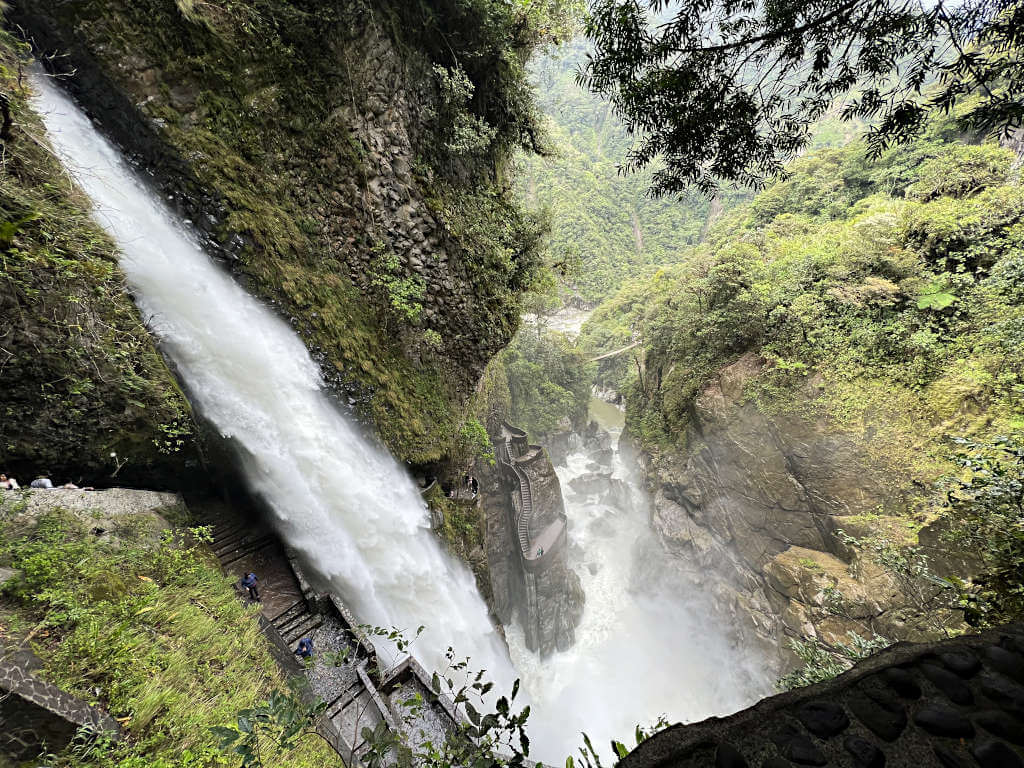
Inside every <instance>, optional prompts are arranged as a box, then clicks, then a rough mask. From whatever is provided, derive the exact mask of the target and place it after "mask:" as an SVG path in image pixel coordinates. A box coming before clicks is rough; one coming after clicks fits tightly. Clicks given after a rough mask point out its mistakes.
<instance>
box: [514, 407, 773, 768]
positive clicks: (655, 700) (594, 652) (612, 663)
mask: <svg viewBox="0 0 1024 768" xmlns="http://www.w3.org/2000/svg"><path fill="white" fill-rule="evenodd" d="M608 412H611V413H614V414H618V416H619V419H621V418H622V415H621V413H619V412H618V411H617V410H616V409H615V407H614V406H610V405H608V404H607V403H603V402H601V401H598V400H596V398H595V400H594V401H592V403H591V415H592V416H594V417H596V418H598V419H599V420H601V419H602V417H603V418H604V419H605V420H608ZM605 426H606V427H607V429H608V431H609V433H610V437H611V440H610V441H609V442H608V443H602V444H601V446H598V445H596V444H594V443H589V444H588V442H587V441H586V440H584V439H581V438H580V436H578V435H575V434H574V435H573V438H574V439H573V441H572V445H573V448H572V450H571V451H570V453H569V455H568V458H567V462H566V464H565V465H564V466H558V467H556V468H555V471H556V472H557V473H558V478H559V481H560V484H561V487H562V494H563V497H564V500H565V511H566V515H567V516H568V518H569V546H570V560H571V562H572V563H573V564H574V565H575V566H576V568H577V572H578V573H579V574H580V578H581V581H582V584H583V589H584V591H585V592H586V595H587V601H586V605H585V608H584V611H583V619H582V621H581V622H580V624H579V626H577V627H576V644H575V645H574V646H573V647H572V648H570V649H569V650H567V651H563V652H559V653H556V654H554V655H552V656H551V657H549V658H548V659H545V660H544V661H541V660H540V659H538V658H537V656H536V654H533V653H531V652H530V651H528V650H527V649H526V646H525V642H524V638H523V632H522V629H521V628H520V627H519V626H518V625H514V626H510V627H509V628H508V630H507V636H508V642H509V648H510V650H511V652H512V658H513V661H514V662H515V665H516V668H517V669H518V671H519V674H520V675H521V677H522V682H523V687H524V689H525V690H526V691H527V692H528V693H529V695H530V699H531V707H532V712H533V714H532V716H531V720H530V723H531V725H530V737H531V738H532V739H533V741H534V743H535V744H536V745H537V750H536V754H535V755H534V756H535V757H536V758H537V759H540V760H545V761H548V762H551V763H554V764H561V762H562V761H563V760H564V756H565V755H567V754H570V753H572V752H575V751H576V749H577V748H578V747H579V746H580V745H581V744H582V739H581V736H580V732H581V731H585V732H586V733H587V735H588V736H590V738H591V739H592V741H593V744H594V747H595V749H597V750H598V752H600V753H601V754H602V756H603V757H605V758H607V759H608V760H609V762H614V756H613V755H612V754H611V752H610V746H609V744H610V741H611V739H618V740H621V741H623V742H625V743H626V744H627V745H628V746H630V747H632V746H633V743H634V729H635V727H636V726H637V725H640V726H642V727H649V726H651V725H653V724H654V723H655V722H656V721H657V720H658V719H659V718H660V717H662V716H664V717H665V718H667V720H668V722H670V723H675V722H695V721H698V720H703V719H704V718H706V717H709V716H711V715H725V714H728V713H731V712H734V711H736V710H739V709H742V708H743V707H745V706H748V705H750V704H752V703H753V702H754V701H756V700H757V699H759V698H760V697H761V696H764V695H766V694H768V693H770V692H771V680H769V679H768V678H767V676H766V675H765V673H764V666H765V665H764V664H763V663H762V660H761V658H760V656H759V654H758V653H757V652H756V651H753V649H743V648H739V647H737V646H736V645H735V643H734V642H733V641H732V640H731V639H730V637H729V632H728V624H727V620H726V619H725V617H723V616H721V615H720V614H719V612H718V611H717V610H716V609H715V608H714V607H713V605H712V604H711V601H710V600H708V598H707V596H706V595H704V594H702V593H701V591H700V590H695V589H693V588H692V587H691V586H690V585H688V584H687V583H686V582H685V580H683V579H680V578H677V577H675V576H674V575H673V572H674V570H675V566H676V565H677V564H678V561H675V559H674V558H673V556H671V555H670V554H668V553H667V552H666V551H665V550H664V548H663V547H662V546H661V545H660V543H659V542H658V541H657V539H656V536H655V534H654V532H653V531H652V530H651V528H650V524H649V519H650V508H649V504H650V500H649V498H648V495H647V492H646V490H645V489H644V487H643V481H642V479H641V477H640V471H639V467H637V466H636V464H635V462H634V461H633V459H632V458H631V457H630V456H628V455H624V454H623V453H622V452H621V451H620V450H619V447H618V437H619V435H620V433H621V428H622V424H621V423H617V424H616V423H611V422H610V420H608V421H607V423H606V424H605ZM608 444H610V445H611V447H612V449H613V450H612V451H611V457H610V459H609V458H608V451H605V450H599V448H600V447H603V446H604V445H608ZM595 470H596V471H598V472H600V473H604V474H605V475H610V476H611V478H614V480H613V481H612V482H613V483H616V484H617V491H616V492H596V493H589V492H582V493H581V492H576V491H574V489H573V486H572V483H573V480H575V479H577V478H581V477H584V476H588V475H589V476H591V477H592V476H593V473H594V472H595ZM609 490H612V486H611V485H609Z"/></svg>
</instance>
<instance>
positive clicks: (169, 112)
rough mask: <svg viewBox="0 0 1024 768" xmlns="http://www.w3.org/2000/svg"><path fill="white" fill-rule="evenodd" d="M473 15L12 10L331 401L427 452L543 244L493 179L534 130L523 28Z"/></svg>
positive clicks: (509, 318) (117, 6)
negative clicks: (317, 367) (319, 379)
mask: <svg viewBox="0 0 1024 768" xmlns="http://www.w3.org/2000/svg"><path fill="white" fill-rule="evenodd" d="M475 13H476V11H474V10H472V9H466V8H463V7H462V6H458V7H456V6H451V7H449V6H448V5H446V4H439V5H438V6H437V7H433V6H430V5H422V6H420V5H409V4H405V3H385V4H383V5H382V6H380V7H378V8H376V9H374V8H371V7H370V6H369V5H366V4H364V3H361V2H357V1H356V0H353V1H352V2H346V3H340V4H339V3H326V2H323V3H313V4H312V5H310V4H298V3H290V2H284V1H283V0H282V1H281V2H260V3H256V4H254V5H252V7H251V8H250V7H248V6H247V7H246V8H241V7H236V6H234V5H231V4H226V3H202V4H181V3H175V2H173V0H144V1H143V2H136V1H135V0H131V1H129V0H103V1H102V2H99V3H97V2H84V0H72V2H65V3H60V4H53V3H49V2H41V1H39V0H23V2H19V3H18V4H17V6H16V7H15V8H12V9H11V12H10V18H11V20H12V21H13V22H15V23H16V24H18V25H19V26H20V27H22V28H23V29H25V30H26V32H27V34H28V35H29V37H30V39H31V40H32V41H33V42H34V43H35V47H36V51H37V53H38V55H40V56H41V57H42V58H43V60H44V61H45V63H46V64H47V66H48V67H49V68H50V69H51V70H53V71H55V72H60V73H64V76H63V78H62V79H63V81H64V83H65V85H66V86H67V87H68V88H69V89H70V90H71V91H72V93H73V94H74V95H75V96H76V97H77V98H78V99H79V101H80V102H81V103H82V104H83V106H84V107H85V108H86V109H87V111H88V112H89V113H90V114H91V115H92V116H93V117H94V118H95V119H97V120H98V121H99V122H100V123H101V124H102V126H103V128H104V130H105V131H106V132H107V133H108V134H109V135H111V136H112V137H113V138H114V139H115V140H116V141H117V142H118V143H120V144H121V145H122V147H123V148H124V149H125V150H126V151H127V152H128V153H129V155H130V156H132V157H134V158H136V159H137V161H138V162H140V163H141V164H142V165H143V166H144V167H145V168H146V169H147V170H148V171H150V172H151V174H152V175H153V179H154V182H155V183H156V184H158V185H159V186H160V188H161V189H162V191H163V192H164V193H165V194H166V195H167V197H168V199H169V200H170V201H171V204H172V205H174V206H175V207H176V208H178V209H179V210H180V211H181V212H182V213H183V214H184V215H186V216H187V217H188V218H189V219H190V220H191V221H192V223H193V224H194V225H195V226H196V227H197V228H198V230H199V231H200V233H201V234H202V236H203V237H204V238H205V239H206V241H207V242H206V244H207V246H208V247H209V249H210V250H211V251H212V252H213V253H215V254H217V255H219V256H221V257H223V258H224V259H225V261H226V262H228V263H229V264H230V265H231V268H232V270H233V271H235V273H236V274H237V276H238V277H239V278H240V279H242V280H244V281H245V282H246V283H247V284H248V287H249V288H250V290H252V291H254V292H255V293H257V294H258V295H260V296H261V297H263V298H265V299H266V300H267V301H269V302H271V303H272V304H274V305H276V306H277V307H278V309H279V311H280V312H281V314H282V315H283V316H285V317H286V318H288V319H289V321H290V322H291V323H292V325H293V326H294V327H295V328H296V330H297V331H298V332H299V333H300V334H301V335H302V336H303V338H304V340H305V341H306V343H307V346H309V347H310V349H311V350H312V351H313V352H314V355H315V356H316V357H317V359H318V361H319V362H320V363H321V366H322V369H323V371H324V374H325V376H326V378H327V379H328V380H329V382H330V383H331V384H332V385H333V386H334V387H335V388H336V391H337V392H338V393H339V394H340V395H341V396H342V397H343V399H347V402H348V403H349V404H350V405H351V406H353V407H354V408H355V409H356V410H357V412H358V413H360V414H361V415H363V416H365V417H366V418H367V419H369V420H371V421H372V422H373V424H374V426H375V427H376V429H377V431H378V433H379V434H380V435H381V436H382V437H383V439H384V440H385V442H387V443H388V445H389V447H390V448H392V450H394V451H395V452H396V453H397V454H398V455H399V456H401V457H402V458H408V459H412V460H414V461H430V460H436V459H438V458H440V457H442V456H444V455H446V454H447V453H448V452H449V451H450V449H451V446H452V444H453V443H456V442H458V440H459V435H458V429H457V425H458V424H461V421H462V420H461V418H460V414H461V413H462V411H463V410H464V406H465V402H466V399H467V398H468V396H469V394H470V393H471V392H472V388H473V386H474V384H475V382H476V381H477V379H478V378H479V376H480V374H481V372H482V371H483V368H484V366H485V365H486V362H487V361H488V360H489V359H490V357H491V356H493V355H494V354H495V353H496V352H497V351H498V350H499V349H500V348H501V347H502V346H504V345H505V344H506V343H507V342H508V340H509V338H510V337H511V335H512V333H513V332H514V330H515V328H516V326H517V324H518V315H519V293H520V291H521V289H522V287H523V285H524V284H525V281H526V280H527V279H528V276H529V274H530V273H531V270H532V269H533V266H534V264H535V261H536V258H537V247H538V239H537V238H538V232H539V230H538V229H537V228H536V227H535V226H534V223H533V222H532V221H531V220H530V219H529V218H528V217H527V216H525V215H524V214H522V213H521V212H520V211H519V209H518V207H517V204H516V203H515V201H514V198H513V196H512V195H511V194H510V193H509V192H508V190H507V189H506V188H505V186H504V182H503V175H504V174H503V168H504V166H505V164H506V159H507V157H508V155H509V154H510V153H511V151H512V150H513V149H514V148H516V147H519V146H522V145H523V144H524V143H525V144H530V142H531V141H532V139H531V135H532V134H531V133H530V132H531V131H532V124H531V123H530V118H529V95H528V92H526V91H525V90H524V89H525V80H524V79H523V76H522V71H521V67H522V62H523V61H525V58H526V56H527V54H528V51H529V48H530V45H531V44H534V43H535V42H536V39H537V38H536V36H535V33H536V30H533V29H532V28H530V29H527V28H524V29H521V30H519V32H518V35H505V34H504V31H503V30H502V29H501V28H500V24H497V25H496V26H493V27H492V26H487V25H484V24H483V23H482V20H481V19H479V18H477V17H476V16H474V14H475ZM491 21H492V22H494V21H497V20H496V19H492V20H491ZM510 23H511V21H510ZM453 27H454V28H458V29H459V30H460V31H461V32H462V34H461V36H460V37H459V39H458V40H457V41H454V42H451V46H454V48H452V47H451V46H450V45H449V37H450V35H449V34H448V33H449V32H450V30H451V28H453ZM51 54H52V56H51ZM461 62H465V65H464V67H461V68H460V66H461ZM456 132H459V135H458V136H456V135H455V133H456ZM226 341H227V340H226Z"/></svg>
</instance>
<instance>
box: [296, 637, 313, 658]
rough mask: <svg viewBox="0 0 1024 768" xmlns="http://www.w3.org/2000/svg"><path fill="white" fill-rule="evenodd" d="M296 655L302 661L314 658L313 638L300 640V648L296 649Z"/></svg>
mask: <svg viewBox="0 0 1024 768" xmlns="http://www.w3.org/2000/svg"><path fill="white" fill-rule="evenodd" d="M295 655H296V656H298V657H299V658H300V659H311V658H313V638H311V637H304V638H302V639H301V640H299V647H298V648H296V649H295Z"/></svg>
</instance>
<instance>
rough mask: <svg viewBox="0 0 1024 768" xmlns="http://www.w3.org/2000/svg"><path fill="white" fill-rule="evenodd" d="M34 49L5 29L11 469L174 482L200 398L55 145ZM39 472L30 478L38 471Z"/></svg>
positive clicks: (0, 306)
mask: <svg viewBox="0 0 1024 768" xmlns="http://www.w3.org/2000/svg"><path fill="white" fill-rule="evenodd" d="M25 55H26V52H25V50H24V49H23V47H22V46H21V45H20V44H18V43H16V42H15V41H14V40H13V39H12V38H11V37H10V36H9V35H8V34H7V33H0V87H2V88H3V90H4V92H5V93H6V94H7V95H8V96H9V98H10V102H11V110H12V114H13V117H14V120H15V121H16V127H15V128H14V129H13V136H12V138H11V140H10V141H8V142H5V144H4V169H3V173H2V174H0V214H2V216H3V224H2V230H0V274H2V282H3V290H2V291H0V314H2V315H3V317H4V323H3V324H2V326H0V348H2V350H3V351H2V352H0V372H2V374H0V375H2V377H3V381H4V387H3V389H4V397H3V402H2V403H0V422H2V423H3V427H2V428H0V466H3V467H5V468H6V469H7V471H11V470H13V469H16V468H25V470H26V471H29V472H38V473H52V474H54V475H55V476H58V477H62V478H65V479H66V478H68V477H74V478H75V479H81V478H89V479H90V480H92V481H94V482H95V480H96V479H97V478H98V477H103V476H107V475H109V474H110V473H111V472H112V471H113V470H114V469H115V461H114V459H112V458H111V457H110V454H111V452H116V453H117V462H118V463H121V464H122V465H123V469H122V471H121V473H120V475H119V476H120V477H121V478H122V479H123V480H125V481H128V482H132V481H134V482H141V481H149V482H154V483H158V484H164V483H167V482H170V481H171V480H170V478H172V477H174V476H178V475H180V474H181V472H182V470H183V466H184V463H185V461H186V459H187V458H189V457H191V456H193V453H192V450H193V448H194V446H193V441H194V429H195V427H194V424H193V422H192V415H191V410H190V408H189V404H188V402H187V400H186V399H185V397H184V395H183V394H182V392H181V390H180V389H179V388H178V386H177V383H176V382H175V380H174V377H173V376H172V375H171V373H170V372H169V371H168V369H167V366H166V364H165V363H164V361H163V359H162V358H161V356H160V355H159V353H158V352H157V350H156V348H155V347H154V344H153V341H152V339H151V338H150V336H149V333H148V332H147V331H146V329H145V328H144V327H143V325H142V322H141V319H140V317H139V314H138V311H137V310H136V308H135V306H134V305H133V304H132V302H131V300H130V298H129V297H128V294H127V292H126V289H125V284H124V276H123V275H122V273H121V271H120V270H119V269H118V266H117V252H116V249H115V247H114V245H113V243H112V242H111V241H110V240H109V239H108V238H107V237H106V236H105V235H104V234H103V233H102V231H101V230H100V229H99V228H98V227H97V226H96V224H95V223H94V222H93V221H92V220H91V219H90V217H89V212H88V211H89V205H88V202H87V200H86V199H85V198H84V196H83V195H82V194H81V193H80V192H79V191H77V190H76V189H75V188H74V187H73V186H71V185H70V184H69V183H68V182H67V180H66V177H65V176H64V174H63V172H62V170H61V168H60V166H59V164H58V162H57V160H56V159H55V158H54V157H53V155H52V154H51V153H50V152H49V150H48V149H47V148H46V145H45V141H44V140H43V139H42V136H43V129H42V125H41V123H40V121H39V119H38V117H37V116H36V115H35V114H33V113H32V112H31V110H30V108H29V106H28V97H29V93H28V89H27V85H26V81H25V79H24V78H23V76H22V74H20V73H21V70H22V68H23V67H24V66H25V59H24V56H25ZM29 479H31V478H29Z"/></svg>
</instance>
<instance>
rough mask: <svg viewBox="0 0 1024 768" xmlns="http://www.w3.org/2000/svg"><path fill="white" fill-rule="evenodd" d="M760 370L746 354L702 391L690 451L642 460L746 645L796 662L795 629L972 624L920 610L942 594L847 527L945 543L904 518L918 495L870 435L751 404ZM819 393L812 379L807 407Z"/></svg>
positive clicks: (679, 544)
mask: <svg viewBox="0 0 1024 768" xmlns="http://www.w3.org/2000/svg"><path fill="white" fill-rule="evenodd" d="M761 369H762V361H761V359H760V358H759V357H757V356H756V355H754V354H748V355H745V356H743V357H741V358H740V359H739V360H738V361H737V362H735V363H733V364H732V365H729V366H727V367H725V368H724V369H723V370H722V371H720V373H719V375H718V376H717V377H715V378H714V379H713V380H712V382H711V383H710V384H708V385H707V386H706V387H705V388H704V389H703V390H702V391H701V392H700V394H699V395H698V396H697V398H696V399H695V401H694V407H693V410H692V413H691V415H690V420H689V424H688V426H687V431H686V435H685V446H686V449H685V451H682V452H679V453H674V454H671V455H668V454H664V455H659V456H654V455H652V454H650V453H647V454H641V461H642V462H643V464H644V467H645V470H646V472H647V475H648V481H649V483H650V484H651V487H652V491H653V496H654V504H653V512H652V525H653V527H654V529H655V530H656V532H657V533H658V534H659V536H660V537H661V539H662V541H663V542H664V543H665V544H666V546H667V547H668V548H669V549H670V550H671V551H672V552H674V553H675V554H677V555H678V563H679V568H680V570H681V571H683V572H685V574H686V575H687V577H688V578H689V579H690V580H691V582H692V583H693V584H695V585H696V586H697V588H700V589H702V590H705V591H706V592H708V593H709V594H711V595H713V597H714V599H715V601H716V603H717V606H718V608H719V609H720V610H721V611H723V612H725V613H726V614H731V615H732V616H733V617H734V624H735V625H736V626H739V627H742V628H745V630H746V632H747V638H746V639H747V641H749V642H757V643H759V644H762V645H765V646H766V647H769V648H775V649H777V650H778V652H779V660H780V668H787V667H789V666H791V665H792V664H793V662H794V661H795V659H794V657H793V656H792V655H791V653H790V652H789V650H788V648H787V644H786V639H787V638H788V637H802V636H804V637H812V638H813V637H818V638H821V639H822V640H824V641H826V642H827V643H830V644H836V643H839V642H844V643H848V642H849V641H850V638H849V636H848V633H850V632H855V633H857V634H858V635H860V636H861V637H864V638H865V639H870V638H871V637H872V635H873V634H875V633H877V634H879V635H882V636H885V637H887V638H890V639H900V640H919V639H928V638H931V637H935V636H936V635H939V636H941V635H942V634H943V632H944V630H945V629H946V628H949V629H960V628H963V626H964V625H963V623H962V618H961V617H960V615H959V614H958V613H956V612H952V611H949V610H946V609H942V608H935V607H932V608H931V609H930V610H929V611H928V612H927V615H926V616H922V615H920V614H921V611H920V610H919V608H920V605H915V601H918V602H919V601H927V600H928V599H929V598H930V597H932V595H930V594H919V593H916V592H913V591H911V592H912V593H911V594H908V590H907V585H905V584H903V583H901V582H900V580H899V579H898V578H896V577H895V576H893V575H892V574H891V573H889V572H887V571H885V570H884V569H883V568H882V567H880V566H879V565H878V564H877V563H876V562H875V561H874V560H873V559H871V558H870V557H867V556H865V555H863V554H862V553H860V552H858V551H857V550H856V549H855V548H853V547H850V546H849V545H847V544H846V543H845V542H844V539H843V536H842V535H841V534H840V533H839V531H842V532H844V533H846V534H848V535H851V536H856V537H862V536H877V535H884V536H886V537H888V538H889V539H890V540H892V541H893V542H894V543H896V544H907V543H917V540H916V538H915V537H920V539H921V541H922V542H925V541H927V540H928V539H929V536H930V535H931V537H932V538H935V536H934V532H932V531H930V529H929V527H928V526H926V525H922V524H919V523H917V522H915V520H914V519H913V518H908V517H906V516H905V515H902V516H897V513H898V512H899V511H900V510H901V509H906V508H907V507H909V506H910V505H911V499H912V497H913V494H914V492H915V490H919V489H916V488H915V487H914V486H913V485H912V484H909V483H907V482H906V481H905V480H904V481H903V482H901V481H900V479H899V478H898V477H893V475H892V474H891V473H890V472H888V471H886V470H885V469H884V468H883V467H881V466H880V465H879V464H878V463H877V462H874V461H873V460H872V459H871V457H870V455H869V453H868V451H867V447H866V444H865V439H866V440H868V441H869V440H870V439H871V438H870V432H869V433H868V435H867V436H866V438H865V436H861V435H854V434H851V433H848V432H843V431H841V430H837V429H835V428H834V427H832V426H831V425H830V424H829V423H827V421H825V420H824V419H816V418H813V417H812V418H809V417H808V416H807V415H806V412H805V413H803V414H798V413H769V412H766V410H765V409H762V408H761V407H759V405H758V404H757V403H756V402H753V401H751V400H748V399H746V398H744V395H743V392H744V385H745V384H746V383H748V382H749V381H750V380H751V379H752V378H753V377H756V376H757V375H758V374H759V373H760V372H761ZM814 387H815V383H814V382H813V381H811V382H809V383H808V384H807V388H808V391H807V392H806V393H805V394H806V396H807V398H808V400H809V401H810V400H813V397H814V392H813V389H814ZM959 566H960V567H962V566H963V563H960V564H959ZM961 572H962V571H961ZM915 607H916V608H918V610H915Z"/></svg>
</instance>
